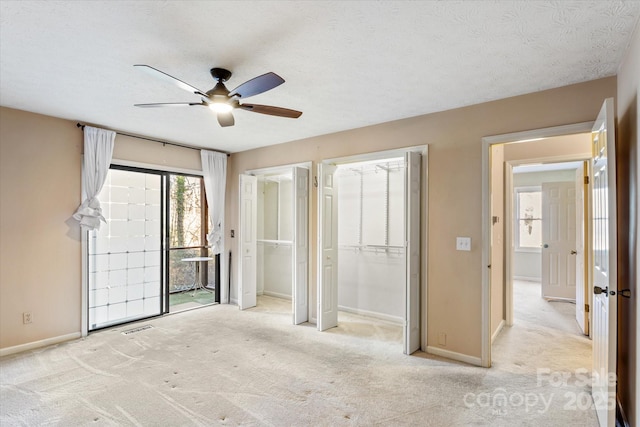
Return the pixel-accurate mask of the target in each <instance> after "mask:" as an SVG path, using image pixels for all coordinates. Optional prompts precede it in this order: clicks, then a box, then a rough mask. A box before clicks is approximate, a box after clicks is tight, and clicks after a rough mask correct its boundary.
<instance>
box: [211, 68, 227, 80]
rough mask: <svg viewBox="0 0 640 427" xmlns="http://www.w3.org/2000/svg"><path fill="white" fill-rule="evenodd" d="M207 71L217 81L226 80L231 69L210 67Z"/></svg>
mask: <svg viewBox="0 0 640 427" xmlns="http://www.w3.org/2000/svg"><path fill="white" fill-rule="evenodd" d="M209 72H210V73H211V77H213V78H214V80H216V81H219V82H226V81H227V80H229V79H230V78H231V71H229V70H227V69H224V68H212V69H211V70H209Z"/></svg>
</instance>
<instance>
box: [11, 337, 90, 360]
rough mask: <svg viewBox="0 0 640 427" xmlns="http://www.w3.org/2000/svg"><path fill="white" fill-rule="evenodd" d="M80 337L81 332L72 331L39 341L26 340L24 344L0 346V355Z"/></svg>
mask: <svg viewBox="0 0 640 427" xmlns="http://www.w3.org/2000/svg"><path fill="white" fill-rule="evenodd" d="M81 337H82V333H81V332H74V333H72V334H66V335H60V336H57V337H51V338H46V339H43V340H40V341H33V342H28V343H26V344H20V345H15V346H13V347H5V348H0V357H2V356H8V355H10V354H15V353H21V352H23V351H28V350H33V349H36V348H40V347H46V346H48V345H53V344H60V343H61V342H65V341H71V340H75V339H78V338H81Z"/></svg>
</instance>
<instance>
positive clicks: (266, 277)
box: [256, 170, 293, 300]
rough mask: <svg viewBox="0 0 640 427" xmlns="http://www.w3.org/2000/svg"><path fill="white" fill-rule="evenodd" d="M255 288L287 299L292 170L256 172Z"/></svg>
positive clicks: (291, 232) (291, 254)
mask: <svg viewBox="0 0 640 427" xmlns="http://www.w3.org/2000/svg"><path fill="white" fill-rule="evenodd" d="M257 178H258V200H257V203H258V206H257V211H258V214H257V215H258V217H257V219H258V224H257V229H256V231H257V253H256V255H257V265H256V291H257V294H258V295H268V296H272V297H277V298H284V299H288V300H291V298H292V297H291V292H292V280H293V277H292V276H293V274H292V263H293V253H292V249H293V247H292V245H293V174H292V172H291V171H290V170H289V171H288V172H282V173H270V174H264V175H258V176H257Z"/></svg>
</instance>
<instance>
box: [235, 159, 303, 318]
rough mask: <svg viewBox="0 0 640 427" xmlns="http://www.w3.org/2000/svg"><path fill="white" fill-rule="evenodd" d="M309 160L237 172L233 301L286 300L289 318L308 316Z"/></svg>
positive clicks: (242, 306)
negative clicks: (237, 223)
mask: <svg viewBox="0 0 640 427" xmlns="http://www.w3.org/2000/svg"><path fill="white" fill-rule="evenodd" d="M308 222H309V165H294V166H282V167H274V168H266V169H260V170H255V171H247V172H246V173H245V174H241V175H240V229H239V234H240V235H239V236H238V237H239V239H240V247H239V249H240V256H239V259H238V306H239V307H240V309H241V310H244V309H247V308H251V307H255V306H256V303H257V295H266V296H270V297H275V298H281V299H287V300H291V304H292V314H293V323H294V324H296V325H297V324H300V323H303V322H306V321H308V320H309V296H308V287H309V268H308V265H309V243H308V242H309V227H308Z"/></svg>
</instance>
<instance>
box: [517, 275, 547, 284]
mask: <svg viewBox="0 0 640 427" xmlns="http://www.w3.org/2000/svg"><path fill="white" fill-rule="evenodd" d="M513 280H524V281H525V282H538V283H541V282H542V277H534V276H515V275H514V276H513Z"/></svg>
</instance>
